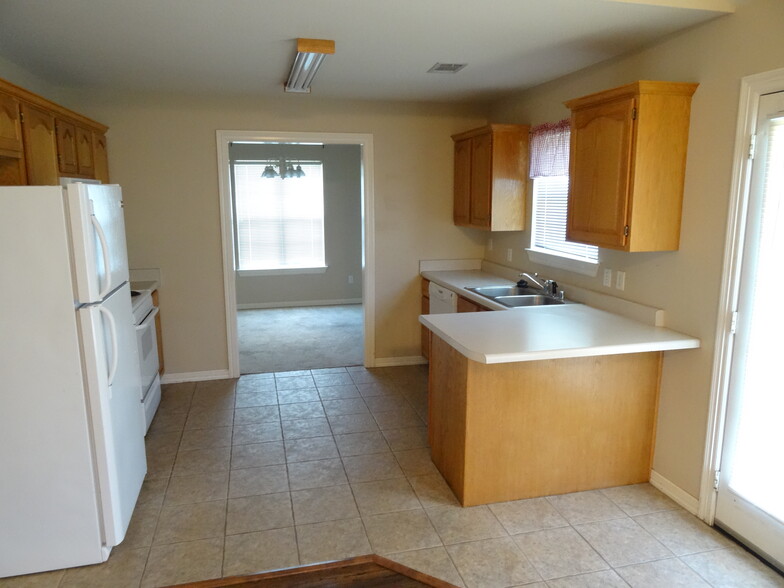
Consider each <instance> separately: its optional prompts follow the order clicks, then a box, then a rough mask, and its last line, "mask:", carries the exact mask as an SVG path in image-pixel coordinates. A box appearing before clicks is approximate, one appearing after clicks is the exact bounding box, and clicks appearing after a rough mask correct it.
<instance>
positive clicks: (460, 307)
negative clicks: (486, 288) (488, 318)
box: [457, 296, 482, 312]
mask: <svg viewBox="0 0 784 588" xmlns="http://www.w3.org/2000/svg"><path fill="white" fill-rule="evenodd" d="M480 310H482V307H481V306H479V305H478V304H477V303H476V302H474V301H472V300H469V299H468V298H463V297H462V296H458V297H457V312H479V311H480Z"/></svg>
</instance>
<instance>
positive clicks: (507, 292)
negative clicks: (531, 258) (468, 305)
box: [466, 286, 564, 308]
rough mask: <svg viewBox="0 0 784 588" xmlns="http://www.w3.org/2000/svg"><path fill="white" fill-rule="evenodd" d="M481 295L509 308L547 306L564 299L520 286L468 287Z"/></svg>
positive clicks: (561, 302) (562, 301) (561, 301)
mask: <svg viewBox="0 0 784 588" xmlns="http://www.w3.org/2000/svg"><path fill="white" fill-rule="evenodd" d="M466 290H470V291H471V292H475V293H477V294H479V295H480V296H484V297H485V298H489V299H490V300H492V301H494V302H498V303H499V304H503V305H504V306H507V307H509V308H521V307H525V306H545V305H550V304H563V303H564V300H562V299H558V298H553V297H552V296H547V295H545V294H542V291H541V290H536V289H534V288H523V287H520V286H484V287H479V288H466Z"/></svg>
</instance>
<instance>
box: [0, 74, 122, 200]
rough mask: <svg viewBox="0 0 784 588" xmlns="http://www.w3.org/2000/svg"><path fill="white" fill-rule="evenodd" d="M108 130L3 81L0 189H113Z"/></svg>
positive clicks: (0, 108) (1, 87) (0, 94)
mask: <svg viewBox="0 0 784 588" xmlns="http://www.w3.org/2000/svg"><path fill="white" fill-rule="evenodd" d="M107 128H108V127H106V126H105V125H102V124H101V123H98V122H96V121H94V120H91V119H89V118H87V117H85V116H82V115H81V114H78V113H76V112H73V111H71V110H68V109H66V108H63V107H62V106H60V105H59V104H55V103H54V102H51V101H49V100H47V99H46V98H42V97H41V96H38V95H37V94H33V93H32V92H29V91H27V90H25V89H24V88H20V87H19V86H15V85H14V84H11V83H9V82H6V81H5V80H1V79H0V185H3V186H8V185H22V186H23V185H30V186H41V185H57V184H59V182H60V178H61V177H74V178H83V179H98V180H101V182H103V183H108V182H109V166H108V157H107V152H106V136H105V133H106V130H107Z"/></svg>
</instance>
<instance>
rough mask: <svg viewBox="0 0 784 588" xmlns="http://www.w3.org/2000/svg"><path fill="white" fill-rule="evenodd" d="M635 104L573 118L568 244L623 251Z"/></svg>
mask: <svg viewBox="0 0 784 588" xmlns="http://www.w3.org/2000/svg"><path fill="white" fill-rule="evenodd" d="M634 105H635V101H634V99H633V98H627V99H623V100H618V101H615V102H607V103H603V104H599V105H597V106H594V107H588V108H584V109H580V110H577V111H575V112H573V113H572V138H571V160H570V169H569V206H568V213H567V225H566V238H567V239H568V240H570V241H578V242H581V243H589V244H592V245H598V246H600V247H602V246H608V247H614V248H622V247H624V246H625V244H626V234H625V233H626V230H625V229H626V225H627V222H628V220H627V219H628V210H629V199H630V193H629V187H630V174H631V156H632V136H633V131H634V121H633V120H632V113H633V109H634Z"/></svg>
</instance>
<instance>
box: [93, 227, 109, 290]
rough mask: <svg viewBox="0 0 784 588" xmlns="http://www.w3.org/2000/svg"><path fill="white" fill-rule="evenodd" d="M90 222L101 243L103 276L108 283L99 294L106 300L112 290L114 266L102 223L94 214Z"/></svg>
mask: <svg viewBox="0 0 784 588" xmlns="http://www.w3.org/2000/svg"><path fill="white" fill-rule="evenodd" d="M90 222H91V223H92V225H93V228H95V234H96V235H98V240H99V241H100V242H101V257H102V258H103V275H104V276H105V278H106V283H105V284H104V285H103V288H102V289H101V290H100V292H99V293H98V298H104V297H105V296H106V295H107V294H108V293H109V292H111V290H112V266H111V262H110V260H109V243H107V241H106V233H104V232H103V227H102V226H101V223H99V222H98V219H97V218H96V217H95V215H94V214H91V215H90Z"/></svg>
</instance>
